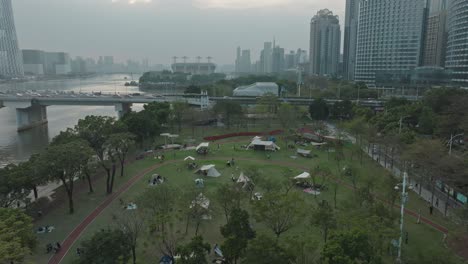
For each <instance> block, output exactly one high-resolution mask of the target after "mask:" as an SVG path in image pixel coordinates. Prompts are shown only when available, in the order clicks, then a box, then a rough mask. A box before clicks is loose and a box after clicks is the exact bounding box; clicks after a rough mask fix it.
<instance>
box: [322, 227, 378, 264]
mask: <svg viewBox="0 0 468 264" xmlns="http://www.w3.org/2000/svg"><path fill="white" fill-rule="evenodd" d="M322 256H323V258H324V259H325V260H327V261H328V262H327V263H329V264H353V263H380V262H377V261H376V260H378V258H376V257H375V256H374V252H373V247H372V245H371V243H370V241H369V236H368V234H367V233H365V232H364V231H362V230H358V229H353V230H349V231H342V232H339V233H336V234H334V235H332V237H331V238H330V240H328V242H327V243H326V244H325V246H324V247H323V250H322ZM373 260H374V261H376V262H371V261H373Z"/></svg>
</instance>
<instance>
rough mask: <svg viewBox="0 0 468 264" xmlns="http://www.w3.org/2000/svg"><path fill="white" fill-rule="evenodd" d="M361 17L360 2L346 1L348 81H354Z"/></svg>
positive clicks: (346, 70)
mask: <svg viewBox="0 0 468 264" xmlns="http://www.w3.org/2000/svg"><path fill="white" fill-rule="evenodd" d="M358 17H359V0H346V14H345V28H344V48H343V75H344V78H345V79H347V80H354V65H355V64H356V44H357V29H358Z"/></svg>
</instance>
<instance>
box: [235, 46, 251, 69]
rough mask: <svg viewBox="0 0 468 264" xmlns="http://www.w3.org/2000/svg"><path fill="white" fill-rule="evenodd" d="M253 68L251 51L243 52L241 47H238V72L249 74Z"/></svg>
mask: <svg viewBox="0 0 468 264" xmlns="http://www.w3.org/2000/svg"><path fill="white" fill-rule="evenodd" d="M251 68H252V62H251V58H250V50H241V48H240V47H237V57H236V72H237V73H249V72H251Z"/></svg>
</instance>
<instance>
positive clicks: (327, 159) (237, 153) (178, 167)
mask: <svg viewBox="0 0 468 264" xmlns="http://www.w3.org/2000/svg"><path fill="white" fill-rule="evenodd" d="M211 132H213V131H211ZM220 134H222V133H220ZM211 135H213V134H211ZM233 139H237V140H239V138H233ZM231 140H232V139H231ZM249 140H250V139H249V138H245V139H244V140H243V142H240V143H226V144H223V145H221V146H220V150H217V143H214V144H212V147H211V149H212V151H211V152H210V154H209V155H208V156H207V157H200V156H195V154H194V151H171V152H169V153H167V154H166V158H167V160H172V159H175V160H179V161H180V162H178V163H176V164H170V165H164V166H163V167H161V168H159V169H156V170H155V171H153V172H150V173H148V174H147V175H145V176H144V177H143V178H142V179H141V180H140V181H138V182H137V183H136V184H135V185H133V186H132V187H131V188H130V189H129V190H128V191H127V192H125V193H124V194H122V195H121V197H120V198H121V199H123V200H124V201H125V202H132V201H135V200H136V199H137V197H138V196H139V195H141V193H142V192H143V191H144V190H145V189H146V188H154V187H149V186H148V185H147V180H148V179H149V178H150V177H151V175H152V174H153V173H155V172H156V173H159V174H161V175H163V176H165V177H167V178H168V180H169V181H168V183H167V184H169V185H172V186H176V187H181V186H190V185H194V182H193V180H194V179H195V178H197V176H196V175H195V174H193V171H189V170H187V169H186V167H185V163H184V162H182V161H181V160H182V159H183V158H184V157H186V156H188V155H192V156H195V157H197V158H198V160H197V163H198V164H199V165H203V164H215V165H216V167H217V169H218V170H219V171H220V172H221V173H222V176H221V177H219V178H209V179H207V180H206V181H205V188H204V190H203V192H204V193H205V194H206V196H207V197H208V198H211V197H210V196H211V194H212V193H213V192H214V191H215V190H216V188H217V187H218V186H219V185H220V184H222V183H225V182H230V178H231V174H234V175H235V176H236V177H237V176H238V175H239V173H240V171H242V170H243V169H245V168H247V167H250V166H256V167H258V168H259V169H260V170H261V172H262V175H263V177H273V178H277V179H279V178H280V177H283V176H281V174H282V172H283V171H284V169H285V168H291V169H292V172H291V177H293V176H295V175H297V174H299V173H300V172H302V171H304V170H307V169H308V168H313V167H315V166H316V165H320V166H327V167H329V168H330V169H331V170H332V172H333V173H334V174H335V175H338V172H339V171H340V169H341V168H342V167H343V166H354V167H356V168H357V169H358V171H359V175H360V176H359V184H358V186H362V185H363V182H365V181H366V180H368V179H372V181H373V182H374V184H375V187H374V193H376V194H378V195H379V197H382V198H385V195H384V193H385V190H386V188H388V186H385V178H384V177H387V176H386V175H387V174H386V172H385V171H384V170H383V169H382V168H381V167H380V166H378V165H377V164H376V163H375V162H372V161H371V160H370V159H369V158H367V157H365V158H364V159H363V165H362V166H361V165H359V160H358V157H357V156H356V155H354V156H355V157H353V159H351V152H350V150H349V148H346V152H345V156H346V159H345V160H344V161H342V162H341V164H340V166H339V167H338V166H337V165H336V161H335V160H334V154H333V153H327V152H326V151H325V150H317V149H313V148H311V147H309V149H312V150H313V153H314V154H316V155H318V157H316V158H313V159H306V158H301V157H297V158H296V159H293V158H291V156H294V155H295V149H293V150H289V149H286V148H285V146H284V145H285V144H284V142H279V145H280V146H281V147H282V149H281V151H279V152H276V153H271V158H270V159H268V157H267V154H266V153H263V152H255V151H252V150H243V149H240V148H239V147H240V145H242V144H247V143H248V141H249ZM225 141H227V140H225ZM234 146H236V149H234ZM232 157H233V158H234V159H236V167H238V168H237V170H236V168H228V167H226V165H225V162H226V161H227V160H228V159H230V158H232ZM156 162H157V161H155V160H154V159H153V158H151V157H150V158H147V159H145V160H143V161H138V162H135V163H133V164H131V165H129V166H127V168H128V169H127V173H126V176H125V177H124V178H120V177H117V178H116V180H117V181H116V187H115V190H117V189H118V186H120V185H121V184H122V183H124V182H125V181H127V180H128V179H129V178H130V175H135V174H136V173H138V172H140V171H142V170H144V169H146V168H148V167H149V166H151V165H153V164H155V163H156ZM271 162H276V163H277V164H276V165H271V164H270V163H271ZM285 163H288V164H285ZM337 177H339V178H340V179H342V180H343V181H344V182H346V183H348V184H351V180H350V179H347V178H345V177H342V176H337ZM330 182H331V180H330V181H329V185H330ZM95 186H96V194H93V195H81V196H79V197H76V198H75V200H76V209H77V210H76V213H75V214H74V215H68V214H67V213H66V212H67V207H66V204H64V205H63V206H60V207H58V208H56V209H55V210H53V211H52V212H51V213H49V214H48V215H45V216H44V217H43V219H41V221H39V222H38V223H37V226H41V225H45V224H49V225H54V226H55V227H56V228H57V229H56V230H55V231H54V232H52V233H50V234H45V235H40V236H39V252H37V253H36V254H35V255H34V258H33V259H34V260H35V262H37V263H46V261H47V259H48V257H49V256H47V255H45V254H43V253H42V251H43V250H44V248H45V244H46V243H48V242H54V241H61V240H63V239H64V238H65V236H66V234H68V233H69V232H70V231H71V230H72V229H73V228H74V227H75V226H76V225H77V224H78V223H79V222H81V220H82V219H83V218H84V217H85V216H86V215H88V214H89V213H90V212H91V211H92V210H93V209H94V208H95V207H96V206H97V205H98V204H99V203H100V202H101V201H102V200H103V199H104V198H105V195H104V194H103V193H104V181H103V179H101V180H100V181H99V182H96V183H95ZM298 191H300V190H298ZM300 192H301V191H300ZM301 195H302V196H303V197H304V199H305V200H306V207H307V208H305V211H308V210H309V209H308V208H311V207H312V206H314V205H315V204H316V203H317V202H318V201H320V200H322V199H325V200H328V201H329V202H330V203H332V201H333V191H332V188H331V186H330V187H329V190H328V191H325V192H323V193H322V194H321V195H320V196H319V197H318V198H314V196H311V195H308V194H305V193H303V192H301ZM353 199H355V193H354V192H353V191H352V190H351V189H349V188H346V187H344V186H339V189H338V196H337V200H338V207H339V209H340V211H341V210H346V206H345V205H346V204H347V203H349V201H353ZM210 200H211V201H212V207H213V208H214V210H215V212H216V213H215V214H214V215H213V219H212V220H210V221H206V222H204V223H203V224H202V226H201V229H200V233H201V234H202V235H203V236H204V238H205V239H206V240H207V241H208V242H210V243H211V244H214V243H218V244H220V243H221V242H222V237H221V235H220V232H219V227H220V226H222V225H224V224H225V219H224V215H223V213H222V212H221V210H219V208H217V206H216V201H214V199H213V198H211V199H210ZM421 206H423V204H422V203H421V201H420V200H419V199H418V198H417V197H415V195H411V198H410V201H409V203H408V208H411V209H417V208H419V207H421ZM246 208H250V205H249V204H247V207H246ZM341 208H343V209H341ZM119 210H122V208H121V205H120V203H119V201H118V199H116V200H115V201H114V202H113V203H112V204H111V205H110V206H109V207H108V208H107V209H105V210H104V211H103V213H102V214H101V215H100V216H99V217H98V218H97V219H96V220H95V221H94V222H93V223H92V224H91V225H90V226H89V227H88V228H87V229H86V230H85V232H84V233H83V235H82V236H81V237H80V239H79V240H78V241H77V243H75V245H74V247H73V248H72V249H71V250H70V252H69V254H68V255H67V256H66V257H65V259H64V262H63V263H72V260H73V259H74V258H75V249H76V246H77V245H79V243H80V242H81V241H83V240H84V239H87V238H89V237H90V236H91V235H92V234H93V233H94V232H95V231H97V230H99V229H101V228H106V227H109V226H113V225H114V223H113V217H112V215H113V214H114V213H115V212H117V211H119ZM395 213H398V211H397V210H395ZM430 219H433V220H435V222H437V223H439V224H442V225H445V226H447V227H452V226H451V225H450V224H449V223H448V221H447V220H446V219H444V218H442V216H440V215H435V216H432V217H430ZM251 221H252V222H253V225H254V227H255V229H256V230H257V232H271V231H268V230H267V229H266V228H265V227H264V226H263V225H262V224H261V223H256V222H255V221H254V220H253V219H252V220H251ZM415 222H416V219H414V218H412V217H410V216H406V221H405V226H406V230H407V231H408V232H409V234H410V239H409V243H408V245H404V251H403V254H404V256H405V255H415V254H418V253H422V252H424V251H431V252H443V253H444V254H452V253H451V252H450V251H449V250H447V249H446V248H445V247H444V245H443V244H442V234H441V233H440V232H438V231H436V230H435V229H433V228H431V227H429V226H428V225H425V224H420V225H416V224H415ZM193 233H194V230H193V228H191V229H190V231H189V235H191V234H193ZM304 233H307V234H309V235H310V236H311V239H313V240H314V241H317V243H321V237H320V233H319V231H318V230H317V229H316V228H312V227H310V225H309V224H308V223H307V221H306V220H305V219H304V221H303V223H302V224H298V225H297V226H296V227H295V228H293V229H291V230H289V231H288V232H287V233H286V234H285V236H291V235H294V234H298V235H303V234H304ZM155 241H156V239H155V238H153V237H150V236H149V235H145V236H144V237H142V239H141V240H140V243H139V248H138V250H139V252H138V258H139V260H140V263H151V262H153V263H154V262H156V261H157V260H158V259H159V257H160V254H159V253H158V250H157V246H156V245H155Z"/></svg>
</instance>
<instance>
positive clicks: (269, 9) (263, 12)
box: [12, 0, 345, 65]
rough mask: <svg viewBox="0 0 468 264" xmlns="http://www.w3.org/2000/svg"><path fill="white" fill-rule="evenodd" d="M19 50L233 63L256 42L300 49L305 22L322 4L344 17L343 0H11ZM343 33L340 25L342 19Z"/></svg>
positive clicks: (156, 60)
mask: <svg viewBox="0 0 468 264" xmlns="http://www.w3.org/2000/svg"><path fill="white" fill-rule="evenodd" d="M12 2H13V9H14V15H15V23H16V31H17V34H18V38H19V45H20V48H21V49H40V50H45V51H64V52H69V53H70V54H71V55H72V56H83V57H94V58H96V57H98V56H104V55H112V56H114V57H115V60H116V61H120V62H123V61H125V60H127V59H134V60H142V59H144V58H147V59H149V61H150V63H151V64H166V65H167V64H170V63H171V61H172V59H171V58H172V57H173V56H178V57H182V56H187V57H189V60H195V57H197V56H202V57H207V56H211V57H213V61H214V62H215V63H217V64H233V63H234V60H235V56H236V48H237V46H241V48H242V49H251V52H252V60H253V61H254V60H256V59H257V58H258V56H259V52H260V50H261V49H262V47H263V42H265V41H272V40H273V38H275V39H276V43H277V45H279V46H281V47H283V48H285V49H286V50H287V51H289V50H297V49H298V48H302V49H308V46H309V30H310V29H309V24H310V19H311V18H312V16H313V15H315V14H316V13H317V11H318V10H320V9H324V8H328V9H330V10H332V11H333V12H334V13H335V14H337V15H338V16H339V17H340V23H341V24H342V23H343V22H344V13H345V12H344V9H345V0H12ZM342 31H343V24H342Z"/></svg>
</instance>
